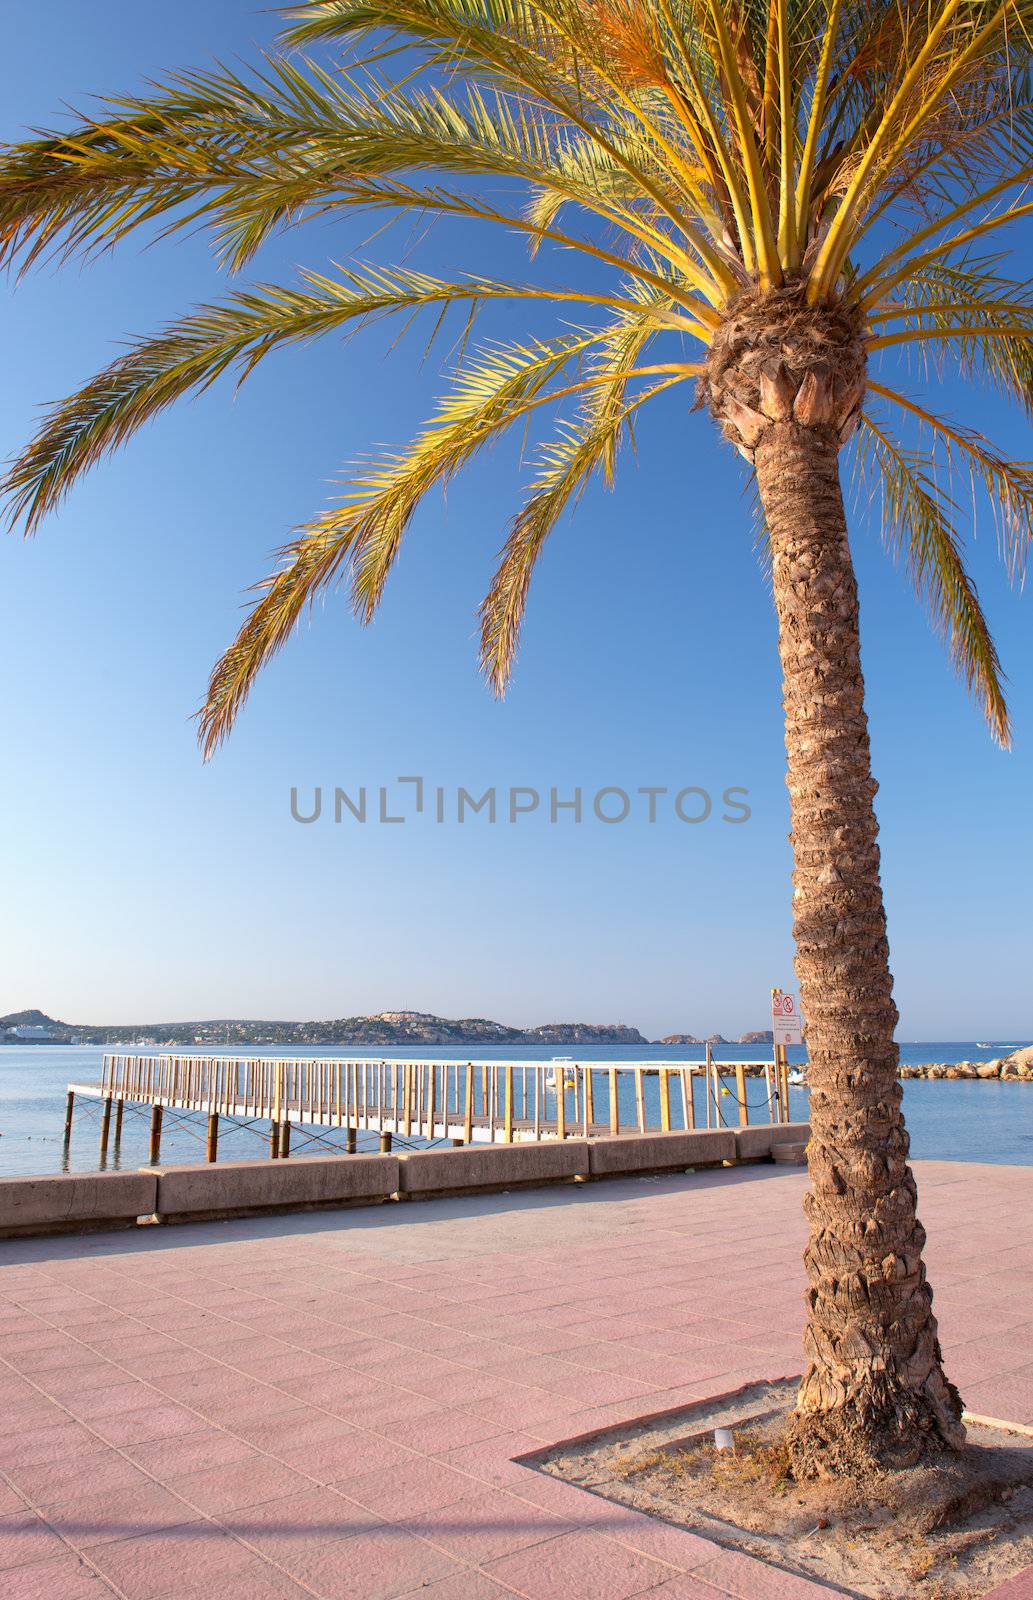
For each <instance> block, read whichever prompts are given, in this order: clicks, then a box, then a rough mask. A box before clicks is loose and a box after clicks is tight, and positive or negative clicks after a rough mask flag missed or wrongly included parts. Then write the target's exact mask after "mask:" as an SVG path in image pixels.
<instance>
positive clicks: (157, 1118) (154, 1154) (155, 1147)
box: [148, 1106, 162, 1167]
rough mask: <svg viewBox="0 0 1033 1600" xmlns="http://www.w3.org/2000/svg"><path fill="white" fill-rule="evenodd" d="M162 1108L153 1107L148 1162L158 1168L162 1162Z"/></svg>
mask: <svg viewBox="0 0 1033 1600" xmlns="http://www.w3.org/2000/svg"><path fill="white" fill-rule="evenodd" d="M161 1115H162V1112H161V1106H152V1107H151V1141H150V1150H149V1154H148V1160H149V1161H150V1163H151V1166H152V1167H156V1166H157V1165H158V1162H159V1161H160V1160H161Z"/></svg>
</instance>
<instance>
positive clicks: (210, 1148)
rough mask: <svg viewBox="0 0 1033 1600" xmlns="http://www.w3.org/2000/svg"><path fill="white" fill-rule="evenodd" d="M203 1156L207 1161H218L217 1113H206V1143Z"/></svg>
mask: <svg viewBox="0 0 1033 1600" xmlns="http://www.w3.org/2000/svg"><path fill="white" fill-rule="evenodd" d="M205 1154H206V1156H207V1158H208V1160H209V1161H218V1159H219V1113H218V1112H217V1111H209V1113H208V1142H207V1147H206V1150H205Z"/></svg>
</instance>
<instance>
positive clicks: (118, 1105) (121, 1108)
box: [115, 1095, 126, 1156]
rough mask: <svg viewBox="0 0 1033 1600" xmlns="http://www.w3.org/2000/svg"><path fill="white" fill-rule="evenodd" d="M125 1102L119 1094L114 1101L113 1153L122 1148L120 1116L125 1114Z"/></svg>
mask: <svg viewBox="0 0 1033 1600" xmlns="http://www.w3.org/2000/svg"><path fill="white" fill-rule="evenodd" d="M125 1109H126V1103H125V1101H124V1100H123V1099H122V1096H121V1095H119V1097H118V1099H117V1100H116V1101H115V1154H116V1156H117V1155H118V1152H119V1151H120V1150H121V1148H122V1118H123V1116H124V1115H125Z"/></svg>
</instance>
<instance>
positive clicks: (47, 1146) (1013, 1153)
mask: <svg viewBox="0 0 1033 1600" xmlns="http://www.w3.org/2000/svg"><path fill="white" fill-rule="evenodd" d="M1026 1042H1028V1041H1025V1040H1018V1039H1015V1040H1001V1041H1000V1042H998V1043H995V1044H994V1045H992V1046H991V1047H990V1048H988V1049H980V1048H979V1047H978V1045H975V1044H966V1043H964V1042H962V1043H957V1042H954V1043H947V1044H942V1043H941V1044H936V1043H932V1044H904V1045H902V1046H901V1052H900V1054H901V1060H902V1061H903V1062H905V1063H908V1064H918V1063H923V1062H930V1061H942V1062H947V1063H950V1062H956V1061H989V1060H991V1059H992V1058H993V1057H994V1056H999V1055H1005V1054H1007V1052H1008V1050H1009V1049H1013V1048H1016V1047H1017V1046H1018V1045H1020V1044H1024V1043H1026ZM155 1053H157V1052H155ZM177 1053H178V1054H181V1055H182V1054H186V1053H188V1052H186V1051H183V1050H180V1051H178V1052H177ZM197 1053H198V1054H206V1053H207V1054H211V1053H218V1052H217V1051H211V1052H204V1051H198V1052H197ZM223 1053H225V1054H227V1055H234V1056H247V1055H255V1056H276V1055H284V1056H286V1055H291V1054H297V1055H302V1054H304V1055H306V1056H327V1057H331V1058H338V1059H340V1058H342V1057H347V1058H348V1059H350V1060H353V1061H354V1060H357V1059H360V1058H362V1057H369V1058H372V1059H379V1058H380V1057H381V1056H382V1055H394V1054H397V1055H402V1054H406V1055H407V1057H408V1059H410V1060H418V1059H419V1058H420V1056H421V1055H422V1056H423V1057H425V1058H434V1059H435V1060H438V1061H442V1060H449V1061H466V1060H468V1059H469V1058H470V1056H471V1054H475V1055H476V1056H477V1058H478V1059H480V1060H499V1061H532V1060H542V1059H543V1058H544V1057H545V1056H546V1055H547V1054H548V1055H552V1054H555V1055H557V1056H561V1055H569V1056H571V1057H573V1058H574V1059H575V1060H577V1061H600V1062H604V1061H616V1062H621V1061H624V1062H634V1061H656V1060H658V1059H660V1058H661V1057H662V1059H664V1060H667V1061H700V1060H702V1059H703V1051H702V1049H701V1048H695V1047H690V1048H686V1049H681V1050H677V1049H672V1048H671V1047H670V1046H668V1047H667V1049H666V1050H661V1049H660V1048H659V1047H657V1046H642V1047H639V1048H630V1047H616V1046H613V1047H608V1046H599V1047H596V1048H595V1049H591V1048H588V1047H583V1046H575V1045H568V1046H560V1045H557V1046H555V1047H553V1048H551V1049H550V1048H549V1047H546V1049H544V1050H543V1048H542V1047H541V1046H534V1047H532V1046H525V1047H523V1048H516V1049H514V1047H513V1046H509V1047H508V1048H507V1049H505V1050H502V1049H499V1050H494V1051H493V1050H489V1049H485V1048H483V1047H477V1049H476V1050H472V1049H471V1048H470V1047H466V1048H463V1049H460V1048H457V1049H449V1048H448V1047H447V1046H433V1047H427V1048H426V1049H424V1050H423V1051H413V1052H402V1051H401V1050H388V1051H379V1050H359V1049H355V1048H346V1049H342V1048H341V1047H340V1046H338V1047H336V1048H329V1047H327V1048H324V1049H320V1048H317V1047H312V1048H309V1049H307V1050H304V1051H300V1050H295V1051H293V1052H292V1051H287V1050H282V1051H277V1050H274V1049H267V1048H261V1049H253V1050H247V1049H236V1048H234V1049H233V1050H232V1051H230V1050H227V1051H225V1052H223ZM765 1053H766V1050H765V1047H764V1046H763V1045H760V1046H754V1047H751V1046H747V1045H741V1046H729V1047H727V1048H723V1049H716V1050H715V1051H714V1057H715V1059H716V1060H719V1061H734V1060H736V1059H738V1060H748V1059H750V1058H751V1057H752V1058H753V1059H755V1060H757V1059H760V1058H761V1057H763V1056H764V1055H765ZM102 1055H103V1051H102V1050H101V1049H99V1048H93V1047H87V1048H82V1049H77V1048H73V1047H70V1046H61V1047H55V1048H52V1049H48V1048H46V1047H44V1046H39V1045H30V1046H25V1047H19V1046H12V1045H3V1046H0V1174H4V1173H15V1172H18V1173H45V1172H60V1171H62V1170H63V1159H62V1130H63V1125H64V1106H65V1091H66V1089H67V1087H68V1085H69V1084H70V1083H96V1082H98V1081H99V1079H100V1074H101V1057H102ZM789 1056H790V1059H791V1060H793V1059H795V1060H798V1061H802V1060H803V1059H804V1053H803V1051H802V1050H795V1051H794V1050H791V1051H790V1052H789ZM647 1083H648V1085H649V1086H650V1087H651V1089H652V1093H653V1094H654V1095H655V1094H656V1087H655V1084H656V1080H655V1079H650V1080H647ZM701 1089H702V1086H701V1085H697V1091H696V1092H697V1102H696V1109H697V1118H698V1119H699V1120H700V1121H702V1122H704V1123H705V1120H706V1111H705V1104H704V1101H703V1099H702V1096H701ZM760 1093H761V1085H760V1083H759V1082H756V1081H754V1082H752V1083H751V1084H750V1085H749V1097H750V1100H751V1102H754V1101H756V1100H757V1098H758V1096H759V1095H760ZM648 1094H649V1090H648V1089H647V1098H648ZM792 1097H793V1102H794V1104H793V1115H794V1117H795V1118H799V1119H800V1120H805V1119H806V1117H807V1096H806V1093H805V1092H804V1091H802V1090H793V1091H792ZM96 1105H97V1102H95V1101H94V1102H90V1101H87V1100H82V1101H80V1102H78V1104H77V1106H76V1115H75V1122H74V1135H73V1140H72V1147H71V1151H70V1154H69V1162H68V1166H69V1167H70V1169H71V1170H72V1171H74V1172H94V1171H96V1170H97V1165H98V1150H99V1133H100V1129H99V1117H98V1115H97V1113H96V1110H95V1107H96ZM904 1111H905V1115H906V1118H907V1123H908V1127H909V1128H910V1131H911V1149H912V1154H913V1155H914V1156H915V1157H917V1158H918V1159H922V1158H925V1159H936V1160H946V1161H992V1162H998V1163H1007V1164H1012V1165H1022V1166H1033V1083H999V1082H997V1083H994V1082H990V1083H970V1082H963V1081H955V1082H946V1081H944V1080H933V1081H931V1082H925V1081H910V1082H907V1083H905V1085H904ZM726 1116H727V1119H728V1120H729V1121H733V1120H735V1114H734V1100H732V1101H729V1105H728V1110H727V1112H726ZM761 1118H762V1119H763V1114H761ZM267 1127H268V1124H264V1125H262V1126H261V1127H260V1128H258V1129H256V1130H254V1131H246V1130H240V1129H236V1128H231V1127H230V1126H229V1125H227V1124H225V1123H224V1125H223V1130H222V1133H221V1134H220V1140H219V1153H220V1155H221V1156H224V1157H225V1158H226V1159H227V1160H231V1159H237V1160H242V1159H246V1158H248V1157H252V1158H254V1157H258V1156H262V1155H264V1154H265V1153H266V1150H267V1148H268V1145H267V1141H266V1139H265V1137H264V1134H265V1131H266V1129H267ZM203 1133H204V1130H203V1128H202V1126H201V1123H200V1120H199V1119H196V1118H193V1119H191V1118H187V1119H184V1120H183V1124H182V1126H177V1125H176V1123H175V1121H174V1118H173V1113H167V1114H166V1121H165V1127H164V1130H163V1133H162V1151H161V1153H162V1159H163V1160H164V1161H201V1160H203V1159H204V1143H203ZM258 1134H261V1135H263V1137H258V1136H257V1135H258ZM361 1142H362V1140H361V1138H360V1143H361ZM365 1142H366V1144H367V1145H370V1144H372V1143H374V1142H375V1140H374V1139H373V1138H372V1137H371V1138H369V1139H366V1141H365ZM300 1143H301V1130H298V1137H297V1140H296V1145H295V1149H296V1151H297V1148H298V1147H299V1146H300ZM306 1153H308V1154H312V1155H315V1154H318V1153H319V1147H318V1146H317V1145H311V1146H309V1148H308V1150H307V1152H306ZM146 1159H147V1116H146V1113H144V1114H141V1113H140V1112H133V1111H132V1110H131V1108H129V1107H127V1108H126V1115H125V1125H124V1128H123V1135H122V1145H121V1151H120V1154H119V1158H118V1162H117V1164H118V1165H120V1166H122V1167H127V1168H135V1167H138V1166H141V1165H143V1163H144V1162H145V1161H146ZM108 1165H109V1167H110V1166H114V1165H116V1162H115V1161H113V1160H111V1159H110V1156H109V1161H108Z"/></svg>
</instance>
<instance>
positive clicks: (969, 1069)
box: [900, 1045, 1033, 1083]
mask: <svg viewBox="0 0 1033 1600" xmlns="http://www.w3.org/2000/svg"><path fill="white" fill-rule="evenodd" d="M900 1076H901V1077H902V1078H982V1079H984V1080H989V1079H991V1078H997V1079H1002V1078H1004V1079H1010V1080H1012V1081H1014V1080H1019V1081H1022V1080H1025V1081H1026V1082H1027V1083H1033V1045H1027V1046H1026V1048H1025V1049H1024V1050H1013V1051H1012V1053H1011V1055H1010V1056H999V1057H998V1058H997V1060H996V1061H955V1062H951V1063H949V1064H948V1063H944V1062H942V1061H940V1062H937V1061H932V1062H928V1063H924V1064H922V1065H920V1066H913V1067H904V1066H902V1067H901V1068H900Z"/></svg>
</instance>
